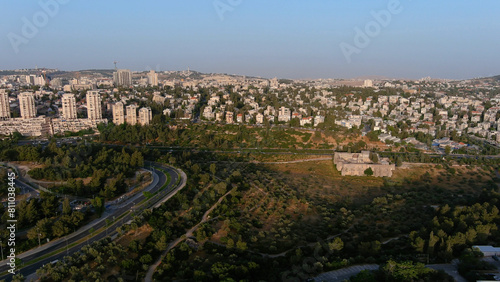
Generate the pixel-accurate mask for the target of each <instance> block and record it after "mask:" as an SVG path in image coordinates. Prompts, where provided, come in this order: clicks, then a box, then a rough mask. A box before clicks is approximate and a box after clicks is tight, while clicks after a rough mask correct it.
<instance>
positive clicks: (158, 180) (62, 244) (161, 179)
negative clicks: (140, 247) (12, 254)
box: [0, 164, 186, 280]
mask: <svg viewBox="0 0 500 282" xmlns="http://www.w3.org/2000/svg"><path fill="white" fill-rule="evenodd" d="M158 169H162V170H164V171H166V172H167V173H168V174H169V175H170V178H171V181H170V183H169V184H168V186H167V187H166V188H165V189H164V190H162V191H160V192H159V193H158V194H156V195H155V196H153V197H152V198H151V199H149V200H148V201H146V202H145V203H143V204H140V205H139V204H138V203H140V202H141V201H142V200H144V199H145V198H144V195H143V193H137V194H136V195H134V196H133V197H131V198H130V199H128V200H127V201H125V202H123V203H120V204H118V205H116V206H112V207H110V208H109V209H108V210H106V212H105V213H104V214H103V215H102V216H101V218H99V219H96V220H94V221H92V222H90V223H89V224H87V225H85V226H83V227H81V228H80V229H78V230H77V231H76V232H74V233H72V234H70V235H67V236H66V237H63V238H59V239H57V240H54V241H52V242H50V243H47V244H45V245H43V246H41V247H39V248H36V249H32V250H29V251H27V252H24V253H22V254H18V255H17V258H19V259H21V260H22V261H23V262H29V261H32V260H35V259H37V258H39V257H41V256H44V255H47V254H49V253H52V252H55V251H58V252H60V253H58V254H54V255H52V256H50V257H47V258H45V259H43V260H40V261H38V262H36V263H34V264H31V265H29V266H26V267H24V268H22V269H20V270H19V268H20V266H17V269H16V274H17V273H21V274H23V275H24V277H27V276H28V275H31V274H33V273H35V272H36V270H37V269H38V268H40V267H42V266H43V265H45V264H47V263H50V262H51V261H54V260H62V259H63V258H64V256H66V255H67V254H72V253H74V252H77V251H78V250H80V249H81V248H82V247H83V246H84V245H86V244H90V243H92V242H94V241H98V240H100V239H102V238H104V237H107V236H111V237H112V236H114V235H115V234H117V232H116V229H117V228H118V227H120V226H122V225H123V224H124V223H126V222H128V221H129V220H131V219H132V218H133V215H132V213H131V212H129V211H142V210H144V209H146V208H150V207H151V206H152V205H155V204H157V203H158V202H163V199H164V198H168V199H169V198H171V197H172V196H174V195H175V194H176V193H177V192H178V191H179V190H181V189H182V188H183V187H184V186H185V182H186V179H185V177H186V176H185V174H184V172H182V170H176V169H174V168H172V167H168V166H163V165H159V164H154V168H151V170H152V171H153V175H154V179H153V182H152V183H151V184H150V185H149V186H148V187H147V188H146V189H145V191H149V192H151V193H155V192H157V191H159V190H160V188H161V187H162V186H163V185H164V184H165V183H166V182H167V177H166V175H165V174H164V173H163V172H162V171H160V170H158ZM179 176H181V178H182V179H181V181H179V185H177V186H176V187H174V186H175V185H176V184H177V182H178V180H179ZM122 215H124V216H123V217H122V218H121V219H119V220H116V221H115V222H114V223H112V224H111V225H109V227H108V228H107V232H106V231H103V232H101V233H99V234H97V235H95V236H92V237H91V238H89V235H91V234H90V232H89V230H91V229H93V230H99V229H100V228H103V227H106V225H107V223H106V219H108V220H113V219H117V218H119V217H120V216H122ZM86 238H87V240H85V239H86ZM80 240H84V241H83V242H81V243H78V244H77V245H75V246H73V247H71V248H69V247H68V246H69V245H71V244H73V243H75V242H78V241H80ZM21 267H22V266H21ZM8 269H9V267H8V266H7V260H4V261H2V262H0V273H3V272H5V271H7V270H8ZM11 278H12V275H11V274H8V275H3V276H0V279H6V280H11Z"/></svg>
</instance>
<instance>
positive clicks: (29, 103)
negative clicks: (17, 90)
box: [17, 92, 36, 119]
mask: <svg viewBox="0 0 500 282" xmlns="http://www.w3.org/2000/svg"><path fill="white" fill-rule="evenodd" d="M17 98H18V99H19V108H20V109H21V117H22V118H24V119H28V118H34V117H36V107H35V95H34V94H33V93H31V92H23V93H21V94H19V96H18V97H17Z"/></svg>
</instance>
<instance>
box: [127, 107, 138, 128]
mask: <svg viewBox="0 0 500 282" xmlns="http://www.w3.org/2000/svg"><path fill="white" fill-rule="evenodd" d="M127 123H128V124H130V125H136V124H137V106H136V105H128V106H127Z"/></svg>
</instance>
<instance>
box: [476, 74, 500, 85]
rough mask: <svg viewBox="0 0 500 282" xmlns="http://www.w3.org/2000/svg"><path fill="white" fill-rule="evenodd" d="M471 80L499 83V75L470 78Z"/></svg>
mask: <svg viewBox="0 0 500 282" xmlns="http://www.w3.org/2000/svg"><path fill="white" fill-rule="evenodd" d="M472 80H473V81H476V82H479V83H484V82H488V83H500V75H496V76H490V77H481V78H475V79H472Z"/></svg>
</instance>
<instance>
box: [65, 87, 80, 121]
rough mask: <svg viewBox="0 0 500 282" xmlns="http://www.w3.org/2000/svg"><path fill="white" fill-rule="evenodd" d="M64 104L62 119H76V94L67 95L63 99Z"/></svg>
mask: <svg viewBox="0 0 500 282" xmlns="http://www.w3.org/2000/svg"><path fill="white" fill-rule="evenodd" d="M61 103H62V118H63V119H76V118H77V114H76V99H75V94H70V93H66V94H64V95H63V96H62V98H61Z"/></svg>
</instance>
